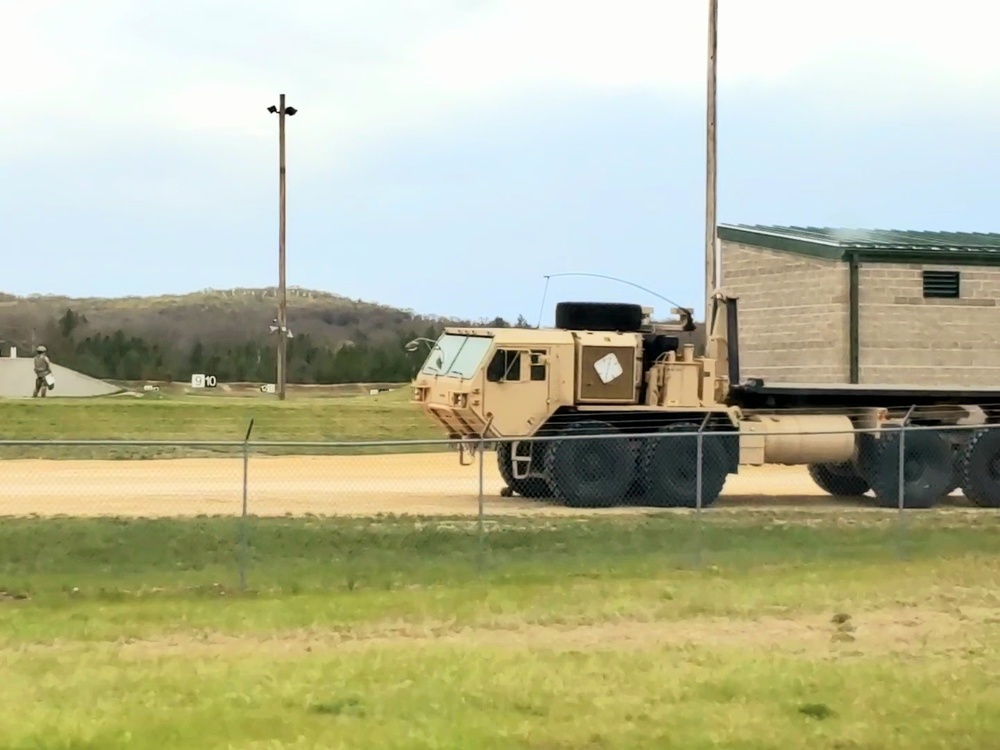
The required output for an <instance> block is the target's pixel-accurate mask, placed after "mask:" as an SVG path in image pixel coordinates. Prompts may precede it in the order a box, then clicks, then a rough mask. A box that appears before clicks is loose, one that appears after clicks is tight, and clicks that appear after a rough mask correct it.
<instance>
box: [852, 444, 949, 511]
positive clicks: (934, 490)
mask: <svg viewBox="0 0 1000 750" xmlns="http://www.w3.org/2000/svg"><path fill="white" fill-rule="evenodd" d="M900 439H903V440H904V444H903V507H904V508H931V507H933V506H934V504H935V503H936V502H937V501H938V500H939V499H941V498H942V497H944V496H945V495H946V494H947V493H948V491H949V488H950V487H951V483H952V477H953V475H954V468H953V461H952V458H953V450H952V447H951V445H950V444H949V443H948V441H947V440H945V439H944V437H943V436H942V435H941V434H940V433H939V432H937V431H936V430H907V431H905V437H903V434H902V433H901V432H900V431H899V430H898V429H895V430H887V431H886V433H885V434H884V435H883V437H882V439H881V440H879V441H878V452H877V456H876V458H875V461H874V467H873V470H872V472H871V477H870V481H871V484H872V489H873V490H874V491H875V497H876V500H877V502H878V504H879V505H880V506H882V507H884V508H896V507H899V441H900Z"/></svg>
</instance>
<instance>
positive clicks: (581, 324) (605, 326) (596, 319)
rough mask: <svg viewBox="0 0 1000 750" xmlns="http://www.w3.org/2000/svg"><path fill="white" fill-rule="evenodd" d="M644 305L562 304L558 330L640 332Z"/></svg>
mask: <svg viewBox="0 0 1000 750" xmlns="http://www.w3.org/2000/svg"><path fill="white" fill-rule="evenodd" d="M642 318H643V315H642V305H633V304H631V303H626V302H560V303H558V304H557V305H556V328H564V329H567V330H571V331H638V330H639V329H640V328H641V327H642Z"/></svg>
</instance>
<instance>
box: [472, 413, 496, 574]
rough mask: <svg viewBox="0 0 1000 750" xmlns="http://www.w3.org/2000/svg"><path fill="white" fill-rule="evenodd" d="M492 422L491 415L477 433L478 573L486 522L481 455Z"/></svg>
mask: <svg viewBox="0 0 1000 750" xmlns="http://www.w3.org/2000/svg"><path fill="white" fill-rule="evenodd" d="M492 424H493V417H492V416H491V417H490V418H489V419H488V420H487V422H486V424H485V425H484V426H483V431H482V432H480V433H479V446H478V447H479V493H478V494H479V498H478V500H479V509H478V514H477V518H476V526H477V528H476V531H477V535H478V537H479V540H478V541H479V550H478V557H479V565H478V567H479V572H480V574H481V573H482V572H483V569H484V568H485V566H486V524H485V518H484V516H485V515H486V508H485V504H486V503H485V498H484V495H485V489H484V486H485V479H484V476H483V475H484V471H483V461H484V456H483V454H484V453H485V452H486V433H487V432H488V431H489V429H490V426H491V425H492Z"/></svg>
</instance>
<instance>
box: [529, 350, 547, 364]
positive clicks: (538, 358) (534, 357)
mask: <svg viewBox="0 0 1000 750" xmlns="http://www.w3.org/2000/svg"><path fill="white" fill-rule="evenodd" d="M530 361H531V364H533V365H547V364H548V363H549V358H548V356H547V355H545V354H535V353H534V352H532V353H531V359H530Z"/></svg>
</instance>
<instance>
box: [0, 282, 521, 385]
mask: <svg viewBox="0 0 1000 750" xmlns="http://www.w3.org/2000/svg"><path fill="white" fill-rule="evenodd" d="M287 296H288V327H289V329H290V330H291V331H292V333H293V335H294V338H293V339H291V341H290V342H289V358H290V365H289V373H288V377H289V381H290V382H302V383H315V382H355V381H382V380H406V379H408V378H409V377H410V375H411V371H412V369H413V368H414V367H415V366H416V364H417V363H418V362H419V359H421V358H422V354H421V353H420V352H418V353H417V354H416V355H408V354H406V353H405V352H404V351H403V349H402V345H403V344H404V343H405V342H406V341H408V340H410V339H412V338H415V337H417V336H427V337H436V336H437V335H438V333H439V332H440V330H441V329H442V328H443V327H445V326H446V325H456V324H470V323H487V322H488V323H490V324H500V325H510V323H509V322H508V321H504V320H502V319H493V320H489V321H487V320H481V321H467V320H454V319H449V318H443V317H438V316H434V315H419V314H416V313H414V312H413V311H411V310H401V309H398V308H394V307H390V306H388V305H380V304H376V303H372V302H365V301H362V300H355V299H350V298H347V297H343V296H339V295H336V294H330V293H327V292H321V291H315V290H310V289H302V288H298V287H291V288H289V289H288V292H287ZM276 315H277V290H276V289H275V288H274V287H268V288H263V289H226V290H205V291H201V292H195V293H191V294H183V295H168V296H161V297H123V298H111V299H104V298H72V297H65V296H50V295H31V296H28V297H17V296H14V295H10V294H3V293H0V341H5V342H6V343H8V344H11V343H13V344H16V345H17V346H18V347H19V348H21V349H23V350H24V351H25V353H27V352H28V351H29V350H30V349H31V348H33V347H34V345H35V344H38V343H44V344H46V345H47V346H48V348H49V351H50V355H51V356H52V358H53V359H54V360H55V361H58V362H59V363H60V364H63V365H65V366H67V367H72V368H74V369H78V370H80V371H82V372H85V373H86V374H88V375H92V376H94V377H101V378H118V379H129V380H139V379H155V380H181V379H187V378H189V377H190V374H191V373H192V372H212V373H214V374H216V375H217V377H219V378H220V379H230V380H247V381H251V382H258V381H259V382H271V380H273V374H274V348H275V341H274V334H271V333H270V332H269V329H268V325H269V324H270V323H271V321H272V320H273V319H274V318H275V316H276Z"/></svg>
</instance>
